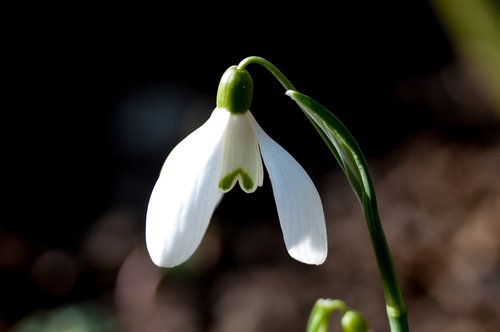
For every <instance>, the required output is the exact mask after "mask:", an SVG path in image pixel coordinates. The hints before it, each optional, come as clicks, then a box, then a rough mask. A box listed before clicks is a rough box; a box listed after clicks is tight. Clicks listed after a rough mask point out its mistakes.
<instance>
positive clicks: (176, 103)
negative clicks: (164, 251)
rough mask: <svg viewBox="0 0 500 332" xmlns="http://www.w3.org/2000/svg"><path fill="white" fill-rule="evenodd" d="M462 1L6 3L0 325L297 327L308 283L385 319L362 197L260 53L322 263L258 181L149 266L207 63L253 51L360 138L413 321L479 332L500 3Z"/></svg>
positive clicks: (498, 155) (261, 88) (492, 270)
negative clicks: (155, 206)
mask: <svg viewBox="0 0 500 332" xmlns="http://www.w3.org/2000/svg"><path fill="white" fill-rule="evenodd" d="M459 2H460V4H459V5H457V6H458V7H457V6H453V5H450V3H452V1H451V2H450V1H442V2H440V1H435V2H426V1H416V0H415V1H405V2H404V4H401V3H396V2H395V3H396V4H394V3H393V4H389V3H386V4H383V5H381V4H376V5H374V4H370V5H368V3H369V2H366V3H361V2H355V3H350V4H346V3H328V4H325V5H316V4H301V5H300V6H299V7H295V6H292V5H287V7H281V8H278V9H277V10H275V11H273V10H271V9H270V8H267V6H264V7H258V6H257V5H254V6H253V7H254V8H244V9H233V8H222V7H221V8H219V6H216V5H213V6H212V5H210V6H207V7H206V8H204V7H203V6H198V5H194V4H192V5H191V6H192V8H182V9H181V8H180V7H179V8H174V7H172V8H166V9H161V10H159V9H158V8H148V9H146V10H145V9H144V8H141V9H139V8H134V7H133V6H130V7H129V8H114V9H113V10H112V11H110V10H109V9H104V8H79V9H76V8H22V9H21V8H19V9H16V10H13V11H12V24H7V28H6V29H5V30H4V37H5V38H4V47H3V52H2V53H3V54H4V59H6V60H5V61H4V63H3V67H4V71H5V75H4V85H6V90H5V91H6V95H5V98H4V105H3V107H2V108H3V110H4V114H5V115H6V120H5V121H4V122H3V123H4V125H5V129H4V131H3V132H4V133H3V136H4V140H3V141H4V151H5V157H4V163H5V164H6V166H7V168H6V172H4V176H5V181H4V182H5V183H6V184H7V186H6V187H5V188H6V190H5V194H6V195H4V196H6V197H7V201H6V202H5V203H4V208H5V209H4V216H3V217H2V221H1V224H0V331H4V330H5V331H17V332H19V331H70V329H71V328H74V329H71V331H303V330H304V328H305V324H306V322H307V316H308V314H309V310H310V308H311V307H312V304H313V303H314V301H315V299H317V298H318V297H332V298H342V299H344V300H346V302H347V303H348V305H352V306H353V307H354V308H355V309H357V310H359V311H361V312H363V313H365V315H366V319H367V320H368V322H369V324H370V327H371V328H372V329H373V330H374V331H385V330H388V325H387V322H386V318H385V312H384V310H385V309H384V302H383V297H382V293H381V285H380V282H379V279H378V273H377V271H376V268H375V265H374V258H373V254H372V251H371V247H370V245H369V242H368V236H367V232H366V230H365V228H364V225H363V223H364V220H363V217H362V215H361V209H360V208H359V205H357V202H356V201H355V198H354V195H353V194H352V192H350V189H349V188H348V186H347V182H346V181H345V179H344V178H343V177H342V175H341V173H340V170H339V168H338V166H337V165H336V163H335V160H334V158H333V156H332V155H331V154H330V153H329V151H328V149H327V148H326V146H325V145H324V144H323V142H322V141H321V139H320V138H319V136H318V135H317V134H316V132H315V131H314V129H313V128H312V126H310V124H309V123H308V122H307V120H306V118H305V117H304V116H303V114H302V113H301V112H300V109H299V108H298V107H297V106H296V105H295V104H294V103H293V102H292V101H291V100H290V99H289V98H288V97H286V96H285V95H284V92H285V91H284V90H283V88H282V87H281V86H280V84H279V83H278V82H277V81H276V80H274V79H273V77H272V76H271V75H270V74H269V73H268V72H266V71H265V70H264V69H263V68H261V67H259V66H256V65H251V66H249V67H248V70H249V72H250V73H251V75H252V77H253V80H254V86H255V87H254V99H253V103H252V108H251V109H252V113H253V114H254V116H255V117H256V119H257V120H258V121H259V123H260V124H261V126H262V127H263V129H264V130H265V131H266V132H268V134H270V136H272V137H273V138H274V139H275V140H276V141H278V142H279V143H280V144H281V145H282V146H284V147H285V148H286V149H287V150H288V151H289V152H290V153H291V154H292V155H293V156H294V157H295V158H296V159H297V160H298V161H299V162H300V163H301V164H302V165H303V167H304V168H305V169H306V170H307V171H308V172H309V174H310V175H311V177H312V178H313V180H314V181H315V183H316V184H317V186H318V189H319V191H320V194H321V195H322V199H323V200H324V202H323V203H324V205H325V214H326V217H327V227H328V230H329V240H330V242H331V248H330V249H331V250H330V252H329V258H328V259H327V262H326V263H325V264H324V265H322V266H320V267H309V266H303V265H302V264H299V263H297V262H295V261H293V259H291V258H290V257H288V255H287V253H286V250H285V247H284V243H283V241H282V240H281V239H282V237H281V234H280V229H279V224H278V220H277V215H276V212H275V206H274V200H273V197H272V191H271V188H270V185H269V181H268V180H267V178H266V180H265V184H264V186H263V187H262V188H261V189H259V190H258V191H257V193H255V194H253V195H246V194H243V193H241V191H240V190H239V189H237V190H233V191H232V192H231V193H229V194H228V195H226V197H225V198H224V200H223V202H222V204H221V205H220V206H219V208H218V209H217V211H216V213H215V215H214V220H213V222H212V223H211V225H210V227H209V230H208V233H207V236H206V238H205V239H204V242H203V244H202V246H201V247H200V249H199V250H198V251H197V253H196V254H195V256H194V257H193V259H192V260H190V261H189V262H188V263H186V264H185V265H183V266H181V267H180V268H176V269H169V270H164V269H158V268H156V267H155V266H154V265H153V264H152V263H151V262H150V261H149V258H148V256H147V254H146V253H145V251H144V238H143V230H144V219H145V218H144V217H145V208H146V205H147V201H148V199H149V194H150V192H151V189H152V187H153V185H154V182H155V180H156V177H157V175H158V173H159V170H160V168H161V165H162V163H163V161H164V159H165V158H166V156H167V155H168V153H169V151H170V150H171V149H172V148H173V147H174V146H175V144H176V143H178V142H179V141H180V140H181V139H182V138H184V137H185V136H186V135H187V134H188V133H190V132H191V131H192V130H194V129H195V128H197V127H198V126H199V125H201V124H202V123H203V122H204V121H205V120H206V119H207V118H208V117H209V115H210V113H211V111H212V110H213V108H214V107H215V95H216V89H217V85H218V82H219V79H220V77H221V75H222V73H223V72H224V71H225V70H226V69H227V68H228V67H229V66H231V65H233V64H237V63H238V62H239V61H241V60H242V59H243V58H245V57H247V56H251V55H258V56H262V57H264V58H266V59H267V60H269V61H271V62H272V63H273V64H275V65H276V66H277V67H278V68H279V69H280V70H281V71H282V72H283V73H284V74H285V75H286V76H287V77H288V78H289V80H290V81H291V82H292V83H293V84H294V85H295V87H296V88H297V89H298V90H299V91H301V92H302V93H305V94H307V95H309V96H311V97H312V98H314V99H315V100H317V101H319V102H320V103H321V104H323V105H324V106H326V107H327V108H329V109H330V110H331V111H332V112H333V113H334V114H335V115H337V117H338V118H340V119H341V121H343V122H344V124H345V125H346V126H347V127H348V128H349V129H350V130H351V132H352V134H353V135H354V137H355V138H356V139H357V140H358V143H359V145H360V146H361V148H362V150H363V151H364V152H365V154H366V157H367V159H368V161H369V163H370V165H371V166H372V167H373V169H372V171H373V176H374V180H375V187H376V190H377V193H378V194H379V196H380V199H379V200H380V205H381V217H382V221H383V223H384V226H385V227H386V232H387V235H388V240H389V244H390V245H391V248H392V249H393V253H394V256H395V264H396V268H397V269H398V273H399V275H400V278H401V284H402V287H403V293H404V295H405V298H406V299H407V302H408V310H409V318H410V325H411V326H412V327H414V330H415V331H447V330H453V331H494V330H495V327H497V326H498V324H499V323H500V321H499V320H498V317H497V316H498V315H497V314H498V312H496V313H495V306H494V303H498V300H499V299H500V278H499V275H500V264H499V252H500V244H499V243H500V241H499V240H498V235H499V234H500V232H499V222H498V215H499V214H500V199H499V198H500V193H499V192H500V190H499V189H498V188H500V187H499V186H498V185H499V184H500V181H499V179H498V170H499V169H500V152H499V151H500V150H499V149H500V145H499V136H500V135H499V124H500V102H499V98H498V91H500V85H499V81H500V71H499V66H500V59H499V57H500V56H499V54H500V46H499V40H500V34H497V32H499V31H500V27H499V25H500V23H499V20H498V19H499V17H500V6H499V4H498V2H497V1H494V0H490V1H488V0H483V1H478V2H468V1H466V0H463V1H462V0H461V1H459ZM188 7H189V5H188ZM453 7H455V9H454V8H453ZM457 8H458V9H457ZM56 13H60V14H56ZM209 13H210V14H209ZM469 26H471V27H474V28H472V29H471V30H472V31H469V30H467V27H469ZM457 27H459V28H457ZM460 27H462V28H460ZM481 36H483V37H484V38H482V37H481ZM497 38H498V39H497ZM471 40H472V41H477V43H476V44H474V43H473V42H471ZM470 45H472V46H477V47H476V48H474V47H472V46H470ZM468 46H470V47H469V48H468ZM497 88H498V89H497ZM285 117H286V120H284V119H285ZM248 206H251V207H252V209H248ZM243 209H244V210H245V211H247V212H248V210H250V213H245V215H241V214H240V213H239V212H240V211H241V210H243ZM492 234H496V235H495V236H492ZM478 262H479V263H478ZM474 264H476V265H478V266H480V267H481V268H478V266H476V265H474ZM460 294H463V297H462V296H460ZM495 301H497V302H495ZM497 309H498V308H496V310H497ZM337 318H338V317H337ZM335 325H336V323H335V319H333V320H332V331H337V330H338V329H337V327H336V326H335Z"/></svg>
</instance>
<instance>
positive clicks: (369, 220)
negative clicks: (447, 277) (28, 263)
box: [286, 90, 409, 332]
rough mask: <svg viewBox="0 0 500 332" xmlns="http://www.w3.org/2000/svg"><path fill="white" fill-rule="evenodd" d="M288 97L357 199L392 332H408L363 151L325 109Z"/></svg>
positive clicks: (300, 96) (308, 100)
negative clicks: (295, 104)
mask: <svg viewBox="0 0 500 332" xmlns="http://www.w3.org/2000/svg"><path fill="white" fill-rule="evenodd" d="M286 94H287V96H289V97H290V98H292V99H293V100H294V101H295V102H296V103H297V104H298V105H299V106H300V108H301V109H302V111H303V112H304V113H305V115H306V116H307V118H308V119H309V120H310V121H311V123H312V124H313V126H314V127H315V128H316V130H317V131H318V133H319V134H320V136H321V137H322V138H323V140H324V141H325V143H326V145H327V146H328V147H329V148H330V150H331V152H332V154H333V155H334V157H335V158H336V159H337V161H338V163H339V165H340V168H342V170H343V171H344V173H345V175H346V176H347V179H348V180H349V183H350V184H351V187H352V189H353V191H354V193H355V194H356V196H357V197H358V199H359V202H360V204H361V207H362V208H363V212H364V215H365V219H366V224H367V226H368V231H369V232H370V238H371V241H372V246H373V249H374V252H375V257H376V259H377V265H378V267H379V271H380V277H381V280H382V286H383V289H384V296H385V300H386V305H387V315H388V318H389V324H390V326H391V331H392V332H408V331H409V327H408V320H407V317H406V305H405V303H404V300H403V295H402V293H401V289H400V287H399V283H398V281H397V278H396V271H395V269H394V264H393V262H392V257H391V254H390V250H389V246H388V245H387V241H386V239H385V234H384V230H383V228H382V224H381V222H380V217H379V214H378V206H377V200H376V196H375V190H374V187H373V183H372V180H371V177H370V173H369V171H368V164H367V162H366V160H365V158H364V157H363V154H362V153H361V149H360V148H359V146H358V144H357V143H356V141H355V140H354V138H353V137H352V135H351V133H350V132H349V131H348V130H347V128H346V127H345V126H344V125H343V124H342V122H340V120H339V119H337V117H335V116H334V115H333V114H332V113H331V112H330V111H329V110H328V109H326V108H325V107H324V106H322V105H320V104H319V103H317V102H316V101H314V100H313V99H312V98H310V97H308V96H306V95H303V94H301V93H300V92H297V91H295V90H288V91H287V92H286Z"/></svg>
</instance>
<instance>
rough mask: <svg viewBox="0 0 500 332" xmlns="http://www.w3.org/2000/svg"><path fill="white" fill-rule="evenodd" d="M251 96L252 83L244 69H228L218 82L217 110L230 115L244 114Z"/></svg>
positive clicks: (232, 67)
mask: <svg viewBox="0 0 500 332" xmlns="http://www.w3.org/2000/svg"><path fill="white" fill-rule="evenodd" d="M252 94H253V81H252V77H251V76H250V74H249V73H248V72H247V71H246V70H245V69H239V68H237V67H236V66H231V67H229V68H228V69H227V70H226V71H225V73H224V74H223V75H222V78H221V80H220V82H219V89H218V90H217V108H224V109H226V110H228V111H229V112H231V113H235V114H239V113H245V112H246V111H248V109H249V108H250V103H251V102H252Z"/></svg>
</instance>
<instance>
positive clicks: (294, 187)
mask: <svg viewBox="0 0 500 332" xmlns="http://www.w3.org/2000/svg"><path fill="white" fill-rule="evenodd" d="M248 113H250V112H248ZM249 117H250V118H251V121H252V127H253V128H254V130H255V135H256V136H257V140H258V141H259V145H260V151H261V153H262V159H263V160H264V164H265V165H266V169H267V171H268V173H269V178H270V179H271V184H272V187H273V193H274V198H275V200H276V207H277V210H278V216H279V219H280V224H281V229H282V231H283V237H284V239H285V245H286V247H287V250H288V253H289V254H290V256H292V257H293V258H295V259H296V260H298V261H300V262H303V263H307V264H318V265H319V264H321V263H323V262H324V261H325V259H326V256H327V252H328V243H327V237H326V225H325V216H324V213H323V206H322V204H321V199H320V196H319V194H318V191H317V190H316V187H315V186H314V184H313V182H312V181H311V179H310V178H309V176H308V175H307V173H306V172H305V171H304V169H303V168H302V167H301V166H300V165H299V163H298V162H297V161H296V160H295V159H294V158H293V157H292V156H291V155H290V154H289V153H288V152H287V151H286V150H285V149H283V148H282V147H281V146H280V145H279V144H278V143H276V142H275V141H274V140H273V139H272V138H270V137H269V136H268V135H267V134H266V133H265V132H264V131H263V130H262V128H261V127H260V126H259V124H258V123H257V122H256V121H255V119H254V118H253V116H252V115H251V114H249Z"/></svg>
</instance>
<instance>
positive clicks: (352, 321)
mask: <svg viewBox="0 0 500 332" xmlns="http://www.w3.org/2000/svg"><path fill="white" fill-rule="evenodd" d="M340 327H341V328H342V332H366V331H368V327H367V326H366V322H365V319H364V318H363V316H361V314H360V313H359V312H357V311H354V310H348V311H346V313H345V314H344V315H343V316H342V318H341V319H340Z"/></svg>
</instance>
